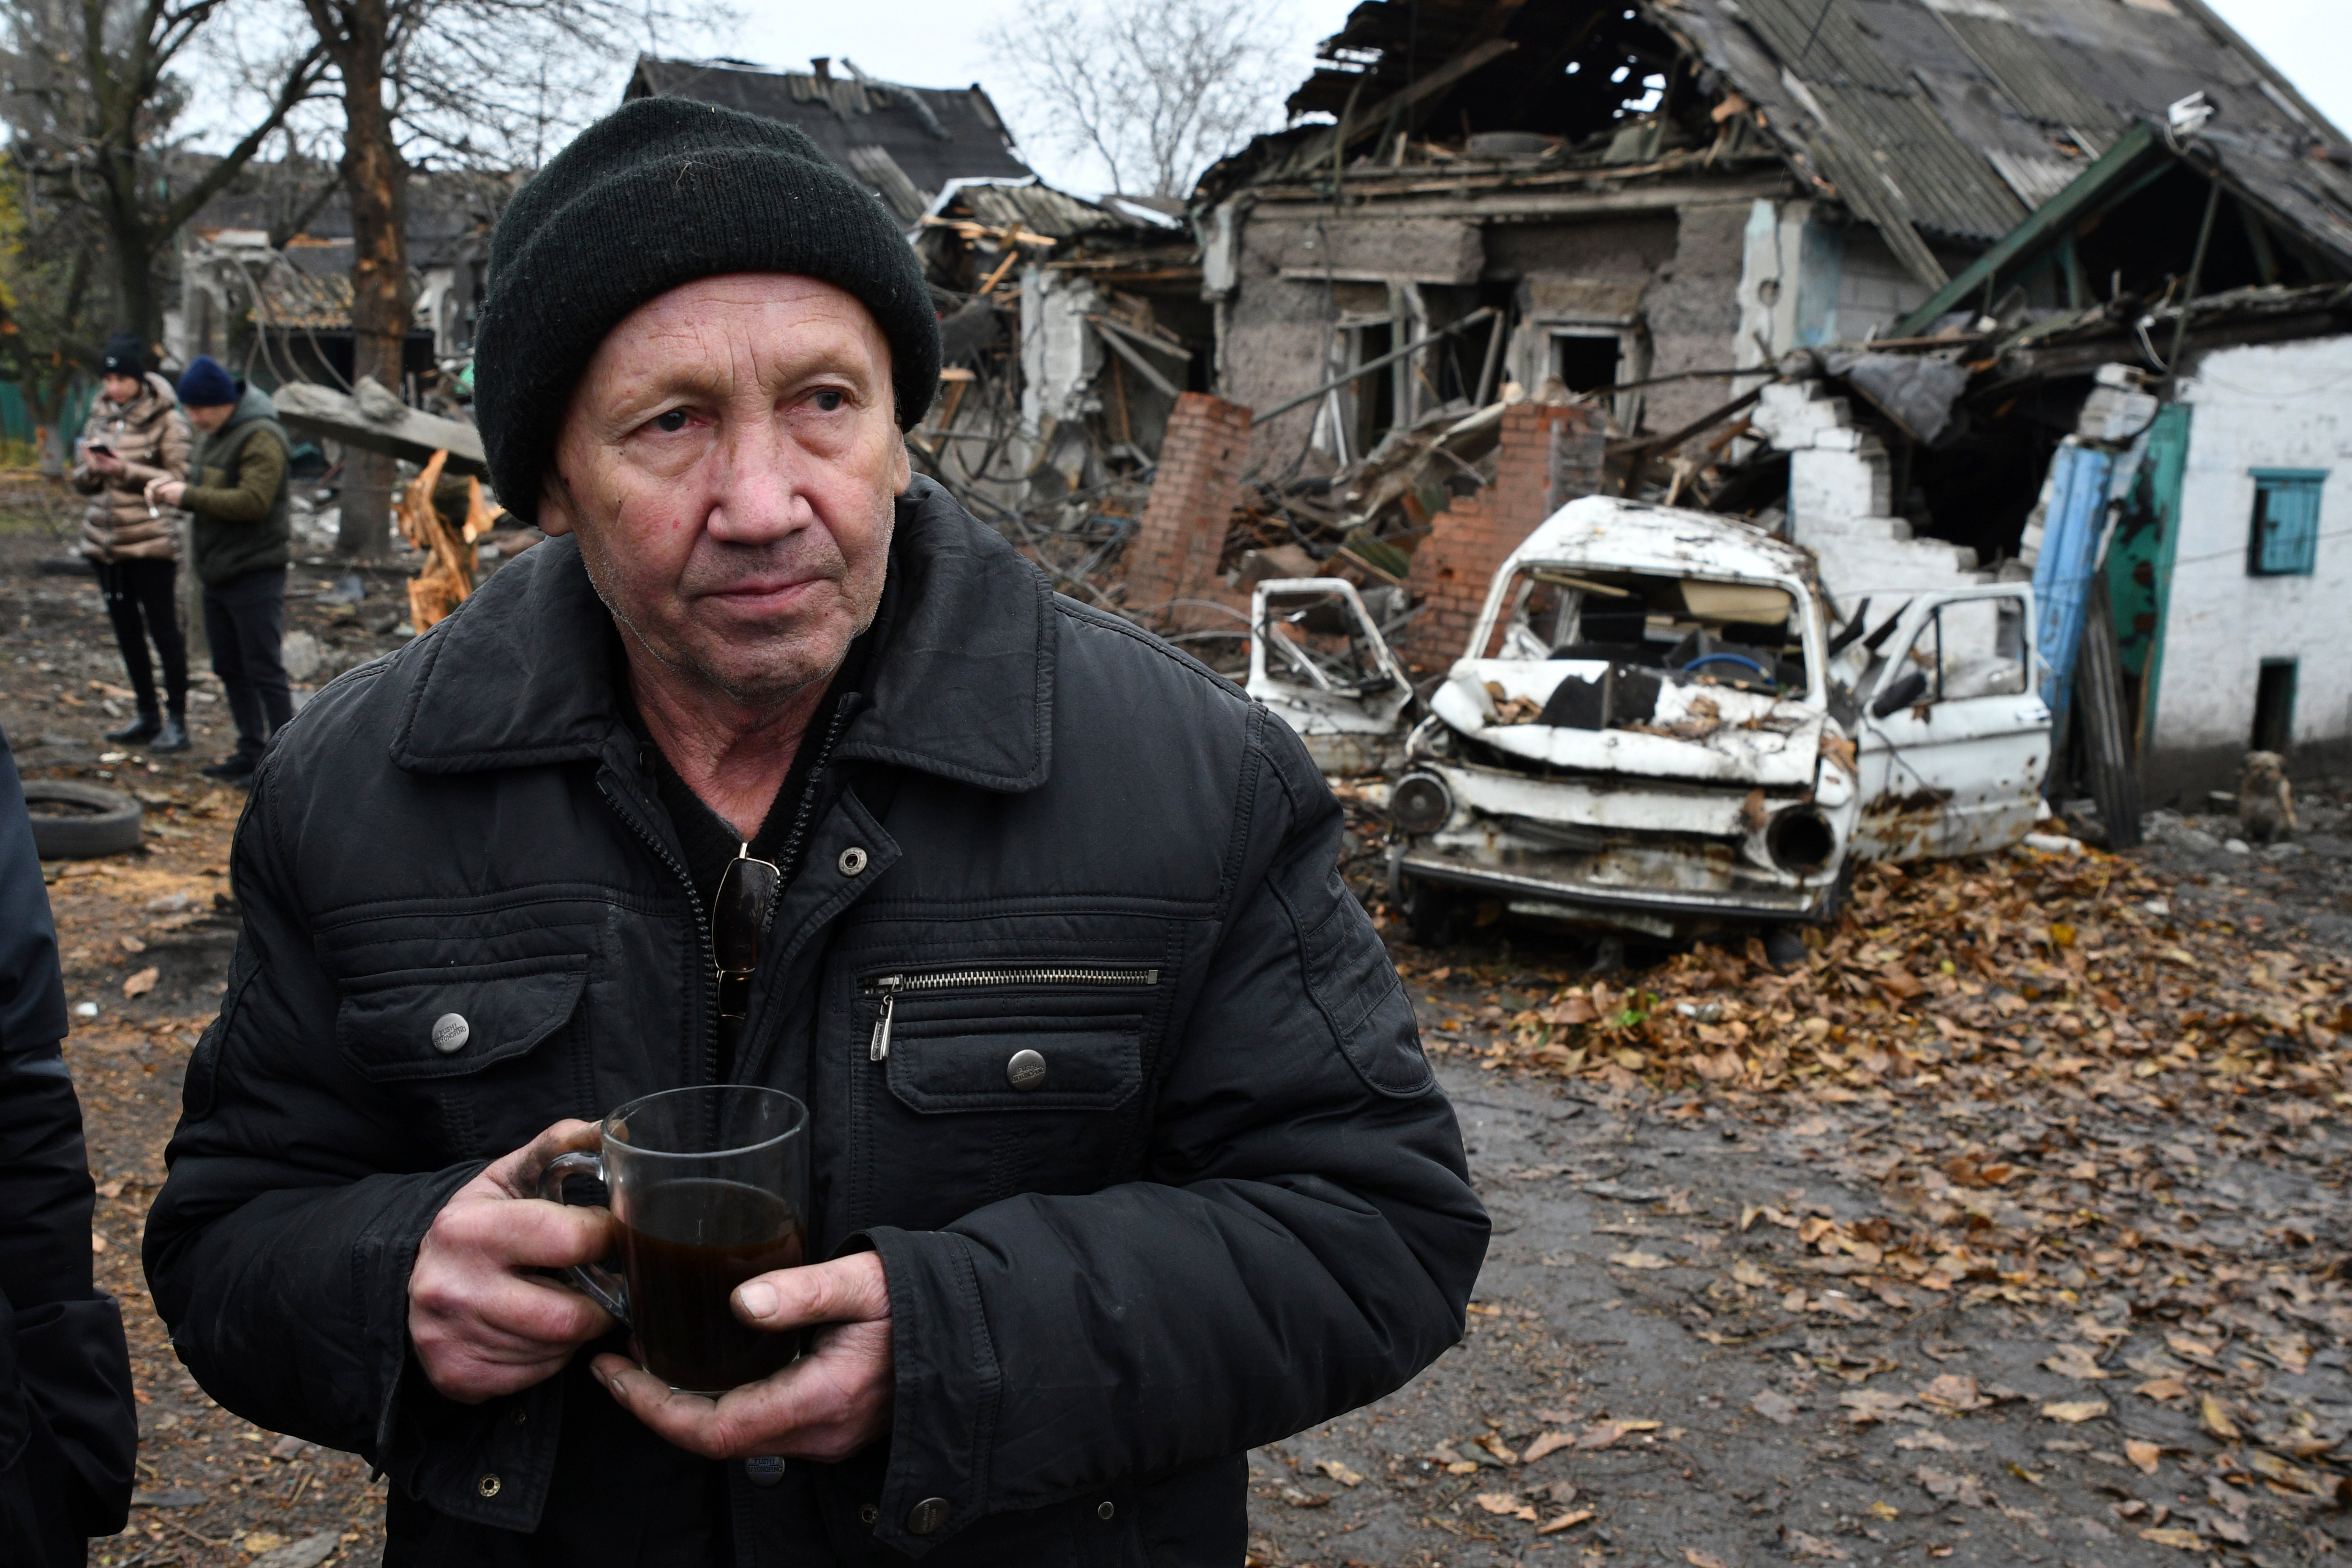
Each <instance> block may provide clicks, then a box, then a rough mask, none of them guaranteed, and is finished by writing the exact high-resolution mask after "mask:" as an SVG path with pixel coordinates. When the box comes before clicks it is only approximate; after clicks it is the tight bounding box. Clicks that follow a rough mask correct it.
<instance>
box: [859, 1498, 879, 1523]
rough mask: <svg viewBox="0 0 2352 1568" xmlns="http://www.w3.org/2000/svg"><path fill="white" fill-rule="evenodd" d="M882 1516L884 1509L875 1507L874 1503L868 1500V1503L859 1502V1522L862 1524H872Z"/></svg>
mask: <svg viewBox="0 0 2352 1568" xmlns="http://www.w3.org/2000/svg"><path fill="white" fill-rule="evenodd" d="M881 1517H882V1510H880V1509H878V1508H877V1507H875V1506H874V1505H873V1504H872V1503H870V1502H866V1503H860V1504H858V1505H857V1522H858V1523H860V1524H871V1523H873V1522H874V1521H876V1520H877V1519H880V1518H881Z"/></svg>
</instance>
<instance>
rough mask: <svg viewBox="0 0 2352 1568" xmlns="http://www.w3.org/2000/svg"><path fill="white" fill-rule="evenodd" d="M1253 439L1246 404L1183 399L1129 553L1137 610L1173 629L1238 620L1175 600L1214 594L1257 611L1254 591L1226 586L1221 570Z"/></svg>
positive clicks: (1199, 396) (1171, 419)
mask: <svg viewBox="0 0 2352 1568" xmlns="http://www.w3.org/2000/svg"><path fill="white" fill-rule="evenodd" d="M1249 439H1250V411H1249V410H1248V409H1246V408H1244V407H1243V406H1242V405H1239V404H1237V403H1227V402H1226V401H1225V400H1224V399H1223V398H1221V397H1212V396H1210V395H1208V394H1207V393H1204V392H1188V393H1185V394H1184V395H1182V396H1181V397H1179V398H1178V399H1177V400H1176V408H1175V411H1174V412H1173V413H1172V414H1171V415H1170V416H1168V434H1167V436H1166V437H1164V438H1163V439H1162V440H1161V442H1160V467H1159V470H1158V471H1157V472H1156V473H1155V474H1154V475H1153V476H1152V480H1151V497H1150V500H1147V501H1146V502H1145V503H1144V507H1143V518H1142V521H1140V522H1139V523H1138V524H1137V525H1136V530H1135V537H1134V538H1133V539H1131V540H1129V542H1128V545H1127V550H1126V552H1125V556H1126V562H1127V598H1126V604H1127V607H1128V608H1129V610H1131V611H1134V612H1137V613H1139V614H1141V615H1142V616H1144V617H1145V618H1146V619H1147V620H1150V621H1151V622H1152V623H1153V624H1155V625H1165V626H1168V627H1171V628H1176V627H1193V626H1230V625H1233V624H1234V622H1233V619H1232V617H1231V616H1222V615H1219V614H1217V613H1216V612H1215V611H1214V610H1207V609H1202V608H1200V607H1198V606H1191V605H1170V601H1171V600H1180V599H1206V600H1209V601H1211V602H1213V603H1215V604H1222V605H1233V606H1234V608H1235V609H1237V610H1240V611H1241V612H1242V613H1243V614H1244V615H1246V614H1248V613H1249V595H1247V594H1245V593H1244V594H1236V593H1234V591H1233V590H1232V589H1230V588H1228V587H1226V586H1225V580H1224V578H1223V576H1222V575H1221V574H1219V573H1218V571H1217V557H1218V556H1219V555H1220V554H1221V553H1222V552H1223V550H1224V547H1225V531H1226V530H1227V528H1228V527H1229V526H1230V525H1231V524H1232V521H1233V515H1234V507H1235V506H1236V505H1238V504H1239V503H1240V500H1241V489H1242V468H1243V467H1244V463H1245V461H1246V460H1247V458H1248V456H1249ZM1163 605H1168V606H1169V607H1167V608H1164V609H1163V608H1160V607H1159V606H1163Z"/></svg>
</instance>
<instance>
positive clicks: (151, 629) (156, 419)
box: [73, 332, 194, 752]
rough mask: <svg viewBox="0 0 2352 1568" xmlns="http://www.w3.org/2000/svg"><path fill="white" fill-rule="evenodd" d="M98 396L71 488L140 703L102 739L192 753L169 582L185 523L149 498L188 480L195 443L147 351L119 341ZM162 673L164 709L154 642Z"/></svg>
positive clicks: (183, 648)
mask: <svg viewBox="0 0 2352 1568" xmlns="http://www.w3.org/2000/svg"><path fill="white" fill-rule="evenodd" d="M100 371H101V373H102V376H103V383H102V384H103V391H102V393H101V394H100V396H98V397H96V398H94V399H92V400H91V402H90V405H89V422H88V423H87V424H85V425H84V426H82V434H81V441H80V443H79V454H78V456H77V458H76V460H75V463H74V471H73V484H74V489H78V490H79V491H80V492H81V493H82V494H84V495H86V496H88V497H89V498H90V500H89V511H88V512H87V513H86V514H85V515H84V517H83V518H82V524H81V552H82V553H83V554H84V555H86V556H88V557H89V561H90V563H91V564H92V565H93V566H94V567H95V568H96V569H97V572H98V584H99V588H100V591H101V592H102V593H104V594H105V595H106V615H107V618H108V619H109V620H110V621H112V622H113V623H114V640H115V642H116V643H117V644H118V645H119V646H120V647H121V649H122V668H123V670H124V672H125V673H126V674H128V675H129V676H130V678H131V690H133V691H134V692H136V693H137V694H138V700H139V713H138V716H137V717H136V718H134V719H132V720H131V722H130V723H128V724H125V725H124V726H122V728H121V729H119V730H110V731H107V736H106V738H107V739H108V740H110V741H116V742H122V743H124V744H126V745H138V744H142V743H143V744H145V746H146V748H147V749H148V750H149V751H151V752H184V751H186V750H187V749H188V725H187V718H188V645H187V642H186V639H184V637H181V635H180V618H179V609H178V605H177V603H176V601H175V599H174V597H173V577H174V576H175V575H176V574H177V573H178V570H179V560H180V522H181V514H180V513H179V512H177V511H174V510H171V509H170V508H167V507H161V506H157V505H155V504H153V503H152V502H151V501H150V500H148V499H147V494H146V491H147V485H148V483H149V481H151V480H155V479H185V478H186V477H187V472H188V453H189V449H190V447H192V445H193V444H194V436H193V434H192V432H191V431H190V429H189V427H188V418H187V416H186V415H185V414H184V413H182V412H181V410H180V399H179V395H177V394H176V393H174V392H173V390H172V384H171V383H170V382H169V381H167V380H165V379H164V378H163V376H162V375H159V374H156V373H155V372H153V371H152V370H150V369H149V368H148V367H147V363H146V355H145V351H144V350H143V349H142V347H141V346H140V342H139V340H138V339H137V338H136V337H134V336H132V335H131V333H129V332H117V333H116V334H115V335H114V336H113V337H112V338H111V339H110V340H109V341H108V342H107V345H106V357H105V359H104V361H103V362H102V363H101V364H100ZM151 638H152V640H153V642H154V644H155V652H156V654H157V655H158V656H159V657H160V659H161V662H162V664H163V701H161V702H160V703H159V702H158V701H157V700H156V697H155V672H154V668H153V666H152V664H151V663H150V662H149V660H148V658H147V644H148V642H149V640H150V639H151Z"/></svg>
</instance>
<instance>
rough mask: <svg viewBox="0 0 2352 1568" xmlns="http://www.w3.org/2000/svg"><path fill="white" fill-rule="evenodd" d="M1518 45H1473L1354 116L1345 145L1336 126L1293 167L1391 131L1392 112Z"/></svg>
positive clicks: (1506, 41) (1302, 152)
mask: <svg viewBox="0 0 2352 1568" xmlns="http://www.w3.org/2000/svg"><path fill="white" fill-rule="evenodd" d="M1517 47H1519V46H1518V45H1517V44H1515V43H1513V42H1511V40H1510V39H1508V38H1489V39H1487V40H1486V42H1485V43H1483V44H1475V45H1473V46H1472V47H1469V48H1466V49H1465V50H1463V51H1462V52H1461V53H1460V54H1458V55H1455V56H1454V58H1452V59H1450V60H1448V61H1446V62H1445V63H1444V65H1442V66H1440V67H1438V68H1436V69H1435V70H1433V71H1432V72H1430V73H1429V74H1428V75H1427V76H1425V77H1423V78H1422V79H1420V80H1419V81H1416V82H1413V83H1412V84H1411V85H1410V86H1407V87H1403V88H1401V89H1398V90H1397V91H1395V92H1392V93H1391V94H1389V95H1388V96H1387V97H1386V98H1384V99H1382V100H1380V101H1379V102H1378V103H1376V104H1374V105H1372V106H1371V107H1370V109H1367V110H1363V111H1362V112H1361V113H1359V114H1354V115H1350V116H1349V123H1348V125H1347V126H1346V127H1345V132H1346V135H1347V141H1346V142H1345V143H1344V144H1343V143H1341V142H1339V136H1340V134H1341V130H1342V128H1341V127H1339V126H1337V125H1335V126H1333V127H1332V128H1331V129H1330V130H1328V131H1326V132H1323V134H1322V135H1320V136H1318V137H1316V138H1315V139H1314V140H1313V141H1312V142H1308V143H1307V145H1306V146H1304V147H1302V148H1300V149H1299V150H1298V152H1297V154H1296V155H1295V156H1294V157H1293V158H1292V159H1291V166H1292V167H1293V168H1308V169H1311V168H1313V167H1314V166H1315V165H1316V164H1317V163H1321V162H1323V161H1325V160H1327V159H1328V158H1329V157H1330V156H1331V154H1332V153H1333V152H1334V151H1335V150H1339V151H1344V150H1345V148H1347V147H1352V146H1354V145H1355V144H1356V143H1357V142H1361V141H1362V140H1363V139H1364V138H1365V137H1367V136H1370V134H1372V132H1375V131H1385V130H1387V129H1388V123H1389V117H1390V116H1391V115H1392V114H1395V113H1396V112H1398V111H1399V110H1406V109H1410V108H1412V106H1413V105H1414V104H1416V103H1419V102H1421V101H1422V100H1423V99H1426V98H1433V97H1435V96H1436V95H1437V94H1439V93H1441V92H1443V91H1444V90H1445V89H1447V88H1449V87H1452V86H1453V85H1454V83H1455V82H1457V81H1460V80H1461V79H1463V78H1464V77H1465V76H1468V75H1469V74H1470V73H1471V72H1472V71H1475V70H1476V69H1477V68H1479V67H1480V66H1483V65H1486V64H1487V63H1489V62H1490V61H1493V60H1498V59H1500V58H1503V57H1504V56H1505V55H1507V54H1509V53H1510V52H1511V51H1512V50H1513V49H1516V48H1517Z"/></svg>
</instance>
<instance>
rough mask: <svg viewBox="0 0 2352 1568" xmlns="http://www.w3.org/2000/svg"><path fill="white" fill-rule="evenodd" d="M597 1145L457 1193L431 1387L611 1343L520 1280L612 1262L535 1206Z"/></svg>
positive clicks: (525, 1159) (536, 1160)
mask: <svg viewBox="0 0 2352 1568" xmlns="http://www.w3.org/2000/svg"><path fill="white" fill-rule="evenodd" d="M148 493H149V494H150V495H152V494H154V493H155V492H154V488H153V487H152V486H150V487H149V489H148ZM596 1140H597V1131H596V1124H595V1123H594V1122H593V1121H559V1122H557V1123H556V1124H555V1125H554V1126H552V1127H551V1128H549V1129H548V1130H547V1131H544V1132H542V1133H541V1134H540V1135H539V1136H538V1137H537V1138H534V1139H533V1140H531V1142H530V1147H529V1148H526V1149H518V1150H516V1151H515V1152H513V1153H511V1154H509V1155H508V1156H507V1157H506V1158H505V1159H503V1160H499V1161H498V1162H497V1163H494V1164H492V1165H491V1166H490V1167H489V1168H488V1169H487V1170H485V1171H484V1172H483V1173H481V1174H480V1175H478V1176H476V1177H475V1178H474V1179H473V1180H472V1181H470V1182H468V1183H467V1184H465V1185H464V1186H462V1187H460V1188H458V1189H457V1193H456V1194H454V1195H453V1196H452V1197H451V1198H450V1199H449V1201H448V1202H447V1203H446V1204H444V1205H442V1207H441V1212H440V1213H439V1214H437V1215H435V1216H434V1218H433V1228H432V1229H430V1230H428V1231H426V1232H425V1240H424V1242H423V1244H422V1245H420V1246H419V1247H417V1249H416V1267H415V1268H414V1269H412V1270H410V1272H409V1276H408V1338H409V1342H411V1343H412V1344H414V1345H415V1347H416V1359H417V1361H418V1363H421V1364H422V1365H423V1366H424V1368H425V1377H426V1378H427V1379H428V1380H429V1381H430V1382H431V1383H432V1384H433V1386H434V1387H435V1388H437V1389H439V1390H440V1391H441V1392H442V1393H443V1394H447V1395H448V1396H449V1397H450V1398H452V1399H454V1400H457V1402H458V1403H459V1404H461V1405H478V1404H480V1403H481V1402H482V1401H483V1400H485V1399H491V1398H495V1397H497V1396H498V1395H499V1394H512V1393H514V1392H515V1391H516V1390H518V1389H523V1388H529V1387H530V1385H531V1384H534V1383H538V1382H540V1381H541V1380H542V1379H544V1378H547V1377H550V1376H551V1375H553V1374H554V1373H557V1372H558V1371H560V1370H562V1366H563V1363H566V1362H568V1361H570V1360H571V1359H572V1352H573V1351H575V1350H577V1349H579V1347H580V1346H582V1345H583V1344H585V1343H587V1342H589V1341H591V1340H593V1339H596V1338H598V1337H600V1336H602V1335H604V1334H606V1333H609V1332H611V1331H612V1329H613V1320H612V1318H611V1317H610V1316H609V1315H608V1314H607V1313H606V1312H605V1311H604V1309H603V1308H601V1307H599V1306H597V1305H596V1304H595V1303H594V1302H593V1301H591V1300H588V1298H587V1297H585V1296H583V1295H582V1294H581V1293H580V1292H579V1291H577V1290H572V1289H565V1288H564V1287H563V1286H562V1285H559V1284H556V1283H555V1282H554V1281H552V1280H550V1279H537V1278H535V1277H533V1276H530V1275H527V1274H524V1273H523V1272H521V1271H522V1270H523V1269H525V1268H562V1267H564V1266H565V1265H568V1264H574V1263H593V1262H594V1261H595V1260H596V1259H597V1258H603V1257H604V1256H605V1254H607V1253H608V1252H610V1251H611V1250H612V1247H613V1217H612V1215H610V1214H608V1213H606V1212H605V1211H604V1210H603V1209H591V1208H571V1207H567V1206H566V1205H562V1204H551V1203H548V1202H545V1201H543V1200H542V1199H540V1198H537V1197H534V1196H533V1195H531V1194H532V1191H533V1189H532V1187H531V1185H530V1184H532V1183H534V1182H536V1181H537V1180H538V1179H539V1173H540V1169H541V1166H543V1165H545V1164H546V1163H548V1162H549V1161H550V1160H552V1159H554V1158H555V1156H556V1155H558V1154H561V1153H563V1152H566V1151H568V1150H572V1149H593V1148H594V1147H595V1146H596Z"/></svg>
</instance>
